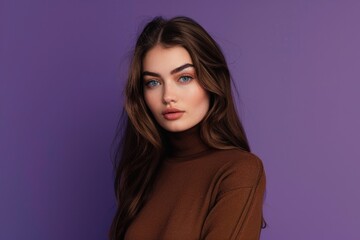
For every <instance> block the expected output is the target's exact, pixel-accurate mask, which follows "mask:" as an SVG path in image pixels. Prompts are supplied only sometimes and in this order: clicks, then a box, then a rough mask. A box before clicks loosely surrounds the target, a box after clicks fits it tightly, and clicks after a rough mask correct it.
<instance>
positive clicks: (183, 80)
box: [179, 76, 193, 83]
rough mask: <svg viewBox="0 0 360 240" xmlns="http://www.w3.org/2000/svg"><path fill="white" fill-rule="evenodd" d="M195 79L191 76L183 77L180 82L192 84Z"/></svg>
mask: <svg viewBox="0 0 360 240" xmlns="http://www.w3.org/2000/svg"><path fill="white" fill-rule="evenodd" d="M192 79H193V78H192V77H190V76H182V77H180V78H179V81H180V82H183V83H187V82H190V81H191V80H192Z"/></svg>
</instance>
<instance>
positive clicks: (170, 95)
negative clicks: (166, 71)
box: [163, 83, 177, 104]
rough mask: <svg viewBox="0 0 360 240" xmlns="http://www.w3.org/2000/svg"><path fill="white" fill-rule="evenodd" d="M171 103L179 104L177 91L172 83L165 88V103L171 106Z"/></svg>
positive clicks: (165, 85)
mask: <svg viewBox="0 0 360 240" xmlns="http://www.w3.org/2000/svg"><path fill="white" fill-rule="evenodd" d="M170 102H177V97H176V90H175V87H174V86H172V84H171V83H166V84H164V88H163V103H164V104H169V103H170Z"/></svg>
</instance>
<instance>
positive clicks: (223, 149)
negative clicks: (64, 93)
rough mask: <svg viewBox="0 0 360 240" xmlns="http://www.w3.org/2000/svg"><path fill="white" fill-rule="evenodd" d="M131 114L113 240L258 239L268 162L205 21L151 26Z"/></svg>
mask: <svg viewBox="0 0 360 240" xmlns="http://www.w3.org/2000/svg"><path fill="white" fill-rule="evenodd" d="M125 110H126V120H127V121H126V128H125V131H124V133H123V134H120V135H121V136H122V137H123V138H122V142H121V144H120V146H119V149H118V151H117V155H116V158H117V160H118V161H117V163H118V164H117V166H116V178H115V191H116V197H117V201H118V209H117V212H116V215H115V217H114V220H113V223H112V226H111V229H110V239H113V240H115V239H129V240H133V239H141V240H144V239H182V240H184V239H185V240H187V239H207V240H209V239H216V240H219V239H244V240H251V239H259V236H260V230H261V228H262V226H263V217H262V204H263V195H264V191H265V174H264V169H263V165H262V162H261V160H260V159H259V158H257V157H256V156H255V155H254V154H252V153H250V147H249V144H248V141H247V139H246V135H245V132H244V129H243V127H242V124H241V122H240V120H239V118H238V116H237V114H236V109H235V106H234V102H233V98H232V92H231V82H230V73H229V70H228V67H227V64H226V61H225V58H224V56H223V54H222V52H221V50H220V47H219V46H218V45H217V43H216V42H215V41H214V40H213V39H212V38H211V36H210V35H209V34H208V33H207V32H206V31H205V30H204V29H203V28H202V27H201V26H200V25H199V24H198V23H196V22H195V21H194V20H192V19H190V18H187V17H176V18H172V19H170V20H165V19H163V18H161V17H157V18H154V19H153V20H152V21H150V22H149V23H148V24H147V25H146V26H145V28H144V30H143V31H142V33H141V34H140V36H139V38H138V40H137V43H136V46H135V50H134V54H133V58H132V62H131V65H130V71H129V76H128V82H127V86H126V102H125ZM121 127H122V126H121Z"/></svg>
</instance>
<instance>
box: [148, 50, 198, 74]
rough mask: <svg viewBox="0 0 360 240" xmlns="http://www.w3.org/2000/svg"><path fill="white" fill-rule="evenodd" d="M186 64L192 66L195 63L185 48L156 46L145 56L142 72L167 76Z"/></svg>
mask: <svg viewBox="0 0 360 240" xmlns="http://www.w3.org/2000/svg"><path fill="white" fill-rule="evenodd" d="M186 63H190V64H192V63H193V62H192V60H191V56H190V54H189V52H188V51H187V50H186V49H185V48H183V47H181V46H172V47H164V46H162V45H156V46H155V47H153V48H152V49H150V50H149V51H148V52H147V53H146V54H145V57H144V59H143V69H142V70H143V71H150V72H158V73H164V74H165V73H169V72H170V71H171V70H173V69H175V68H177V67H179V66H182V65H184V64H186Z"/></svg>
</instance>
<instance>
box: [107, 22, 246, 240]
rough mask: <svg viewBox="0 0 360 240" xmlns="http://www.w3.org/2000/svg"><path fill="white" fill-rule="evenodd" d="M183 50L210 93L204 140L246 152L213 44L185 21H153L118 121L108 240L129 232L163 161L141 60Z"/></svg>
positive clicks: (136, 54) (140, 43) (139, 45)
mask: <svg viewBox="0 0 360 240" xmlns="http://www.w3.org/2000/svg"><path fill="white" fill-rule="evenodd" d="M159 44H160V45H161V46H162V47H166V48H171V47H173V46H181V47H183V48H185V49H186V50H187V51H188V52H189V54H190V56H191V59H192V61H193V65H194V68H195V72H196V75H197V81H199V84H200V85H201V86H202V87H203V88H204V89H205V90H206V91H207V92H208V93H209V96H210V105H209V110H208V112H207V114H206V115H205V117H204V118H203V120H202V121H201V123H200V124H201V125H200V136H201V138H202V140H203V141H204V142H205V143H206V144H207V145H209V146H210V147H212V148H216V149H230V148H240V149H242V150H245V151H248V152H250V147H249V144H248V140H247V137H246V134H245V131H244V129H243V126H242V123H241V121H240V119H239V117H238V115H237V112H236V107H235V105H234V101H233V96H232V91H231V76H230V72H229V69H228V66H227V63H226V60H225V57H224V55H223V53H222V51H221V49H220V47H219V46H218V44H217V43H216V42H215V41H214V39H213V38H212V37H211V36H210V35H209V34H208V33H207V32H206V31H205V29H204V28H203V27H202V26H200V25H199V24H198V23H197V22H196V21H194V20H193V19H191V18H188V17H183V16H180V17H174V18H171V19H169V20H166V19H164V18H162V17H155V18H153V19H152V20H151V21H149V22H148V23H147V24H146V25H145V27H144V29H143V31H142V32H141V34H140V35H139V37H138V39H137V42H136V45H135V48H134V50H133V54H132V58H131V62H130V67H129V71H128V78H127V84H126V87H125V107H124V112H123V116H122V120H121V121H119V125H118V130H117V135H116V138H120V141H118V142H117V144H116V146H117V148H116V150H115V155H114V163H115V182H114V188H115V193H116V199H117V210H116V214H115V216H114V219H113V222H112V224H111V227H110V231H109V239H111V240H115V239H117V240H118V239H123V238H124V236H125V233H126V230H127V228H128V226H129V225H130V224H131V222H132V221H133V219H134V218H135V217H136V215H137V214H138V213H139V211H140V210H141V208H142V207H143V206H144V204H145V202H146V201H147V199H148V196H149V194H150V193H151V191H152V188H153V183H154V180H155V178H156V175H157V173H158V169H159V166H160V163H161V159H162V158H163V157H165V156H166V151H167V142H166V141H165V138H164V131H165V130H164V129H162V128H161V127H160V125H159V124H158V123H157V122H156V120H155V118H154V117H153V116H152V114H151V112H150V110H149V108H148V107H147V105H146V103H145V100H144V94H143V91H144V84H143V80H142V70H143V59H144V57H145V55H146V53H147V52H148V51H149V50H150V49H152V48H153V47H155V46H156V45H159Z"/></svg>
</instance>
